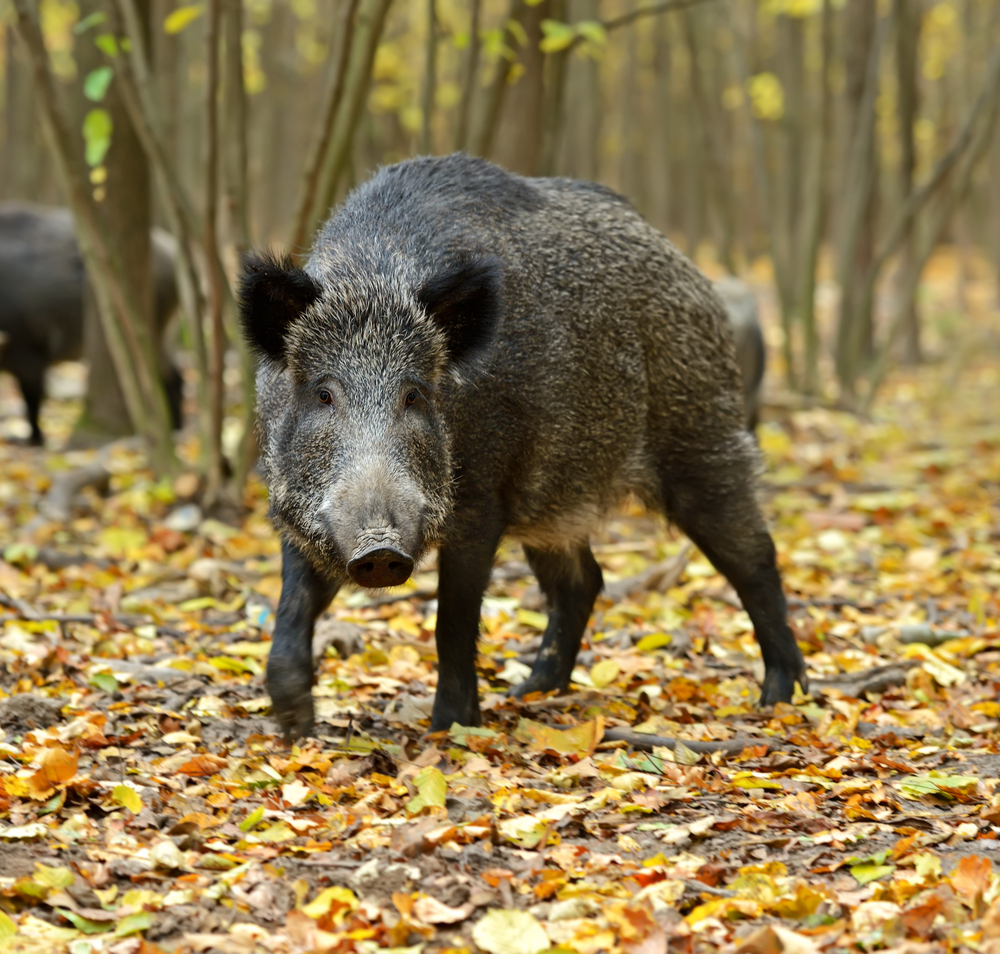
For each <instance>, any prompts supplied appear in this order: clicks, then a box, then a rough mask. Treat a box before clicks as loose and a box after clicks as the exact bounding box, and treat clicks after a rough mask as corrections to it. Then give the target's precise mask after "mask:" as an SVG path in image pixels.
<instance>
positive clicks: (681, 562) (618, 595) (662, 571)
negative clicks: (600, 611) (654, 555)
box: [602, 543, 694, 603]
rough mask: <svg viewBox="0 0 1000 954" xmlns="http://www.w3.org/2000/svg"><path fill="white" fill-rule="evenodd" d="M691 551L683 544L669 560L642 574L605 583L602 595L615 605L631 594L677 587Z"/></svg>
mask: <svg viewBox="0 0 1000 954" xmlns="http://www.w3.org/2000/svg"><path fill="white" fill-rule="evenodd" d="M693 549H694V547H693V546H692V545H691V544H690V543H685V544H684V546H683V547H681V549H680V552H679V553H678V554H677V555H676V556H672V557H671V558H670V559H669V560H661V561H660V562H659V563H654V564H653V565H652V566H650V567H647V568H646V569H645V570H643V571H642V573H636V574H635V576H627V577H625V578H624V579H621V580H615V581H613V582H612V583H606V584H605V585H604V591H603V593H602V595H603V596H604V597H605V598H607V599H609V600H611V601H612V602H613V603H617V602H619V601H620V600H623V599H625V597H627V596H630V595H631V594H632V593H638V592H642V591H657V592H660V593H664V592H666V591H667V590H669V589H670V587H672V586H676V585H677V581H678V580H679V579H680V578H681V574H682V573H683V572H684V568H685V567H686V566H687V564H688V560H689V559H690V558H691V551H692V550H693Z"/></svg>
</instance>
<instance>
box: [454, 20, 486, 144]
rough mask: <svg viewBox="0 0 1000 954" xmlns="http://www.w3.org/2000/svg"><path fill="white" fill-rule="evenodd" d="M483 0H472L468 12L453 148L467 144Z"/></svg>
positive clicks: (477, 68)
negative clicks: (466, 39) (467, 30)
mask: <svg viewBox="0 0 1000 954" xmlns="http://www.w3.org/2000/svg"><path fill="white" fill-rule="evenodd" d="M482 11H483V0H472V9H471V11H470V13H469V47H468V49H467V50H466V51H465V58H464V60H463V62H462V98H461V100H460V101H459V104H458V118H457V120H456V123H455V150H456V151H461V150H463V149H466V148H467V147H468V144H469V121H470V119H471V118H472V100H473V97H474V96H475V93H476V87H477V84H478V82H479V51H480V47H481V43H480V39H479V30H480V19H481V17H482Z"/></svg>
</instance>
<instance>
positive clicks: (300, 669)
mask: <svg viewBox="0 0 1000 954" xmlns="http://www.w3.org/2000/svg"><path fill="white" fill-rule="evenodd" d="M339 589H340V582H331V581H330V580H327V579H324V578H323V577H322V576H320V575H319V574H318V573H317V572H316V571H315V570H314V569H313V566H312V564H311V563H310V562H309V561H308V560H307V559H306V557H305V556H304V555H303V553H302V551H301V550H299V548H298V547H296V546H295V545H294V544H292V543H289V542H288V541H287V540H285V541H282V545H281V599H280V600H279V601H278V612H277V614H276V617H275V622H274V635H273V636H272V637H271V652H270V654H269V655H268V657H267V691H268V693H270V696H271V703H272V706H273V708H274V715H275V717H276V718H277V720H278V722H279V724H280V725H281V729H282V731H283V732H284V734H285V738H286V739H288V740H291V739H294V738H298V737H299V736H303V735H309V734H310V733H311V732H312V729H313V700H312V687H313V675H314V674H313V658H312V636H313V625H314V624H315V622H316V618H317V617H318V616H319V614H320V613H322V612H323V610H325V609H326V608H327V607H328V606H329V605H330V602H331V601H332V600H333V598H334V596H336V595H337V590H339Z"/></svg>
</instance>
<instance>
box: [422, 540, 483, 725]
mask: <svg viewBox="0 0 1000 954" xmlns="http://www.w3.org/2000/svg"><path fill="white" fill-rule="evenodd" d="M484 523H485V521H484ZM499 542H500V530H499V528H497V529H493V530H492V531H491V530H490V529H485V528H483V529H481V532H480V534H479V536H478V538H477V539H472V540H469V539H467V540H464V541H462V542H460V543H448V544H444V545H442V546H441V548H440V550H439V551H438V618H437V632H436V634H435V635H436V640H437V651H438V685H437V694H436V695H435V696H434V710H433V712H432V713H431V732H440V731H441V730H443V729H450V728H451V725H452V723H454V722H457V723H458V724H459V725H470V726H475V725H479V724H480V721H481V720H480V715H479V683H478V679H477V677H476V642H477V640H478V639H479V616H480V611H481V609H482V603H483V593H485V592H486V587H487V585H488V584H489V582H490V573H491V571H492V569H493V555H494V553H496V548H497V544H498V543H499Z"/></svg>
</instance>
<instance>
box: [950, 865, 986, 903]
mask: <svg viewBox="0 0 1000 954" xmlns="http://www.w3.org/2000/svg"><path fill="white" fill-rule="evenodd" d="M992 872H993V863H992V862H991V861H990V860H989V858H982V857H980V856H978V855H969V856H968V857H966V858H963V859H962V860H961V861H960V862H959V863H958V864H957V865H955V870H954V871H953V872H952V873H951V878H950V879H949V881H950V882H951V886H952V888H953V889H954V891H955V893H956V894H957V895H959V897H961V899H962V900H963V901H964V902H965V903H966V904H967V905H969V907H971V908H975V907H976V905H977V902H979V903H981V902H982V897H983V892H984V891H985V890H986V888H987V887H988V886H989V883H990V875H991V874H992Z"/></svg>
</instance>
